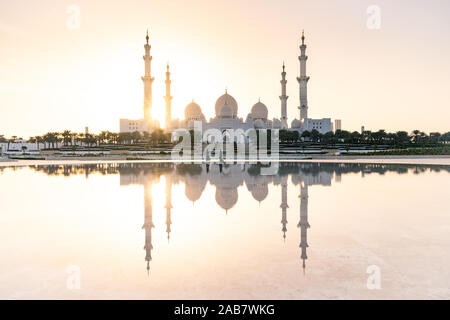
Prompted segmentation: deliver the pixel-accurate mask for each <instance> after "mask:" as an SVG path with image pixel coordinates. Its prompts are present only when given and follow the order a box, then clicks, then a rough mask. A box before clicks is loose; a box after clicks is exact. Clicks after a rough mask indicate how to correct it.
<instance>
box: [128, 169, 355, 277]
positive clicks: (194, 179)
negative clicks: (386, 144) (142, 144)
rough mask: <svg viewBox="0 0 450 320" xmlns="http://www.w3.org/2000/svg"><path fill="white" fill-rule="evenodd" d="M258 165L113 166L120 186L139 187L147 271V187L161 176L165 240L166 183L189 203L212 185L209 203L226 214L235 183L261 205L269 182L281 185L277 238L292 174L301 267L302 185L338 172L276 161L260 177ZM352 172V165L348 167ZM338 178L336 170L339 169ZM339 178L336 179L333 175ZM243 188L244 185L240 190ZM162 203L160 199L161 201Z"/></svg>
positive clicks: (322, 181) (303, 249) (169, 202)
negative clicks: (274, 168) (274, 169)
mask: <svg viewBox="0 0 450 320" xmlns="http://www.w3.org/2000/svg"><path fill="white" fill-rule="evenodd" d="M262 166H263V165H261V164H248V163H240V164H228V163H224V164H222V163H207V164H193V163H190V164H189V163H179V164H174V163H170V164H169V163H165V164H135V165H129V166H125V165H124V166H122V167H119V171H120V175H121V177H120V180H121V185H130V184H139V185H143V186H144V205H145V213H144V225H143V226H142V228H143V229H144V230H145V245H144V249H145V261H146V263H147V271H148V272H149V270H150V262H151V261H152V249H153V243H152V229H153V228H154V227H155V226H154V224H153V208H152V186H153V185H154V184H155V183H157V182H158V181H159V179H160V177H161V176H164V178H165V206H164V208H165V211H166V212H165V213H166V233H167V239H168V241H169V240H170V236H171V232H172V230H171V226H172V216H171V214H172V209H173V204H172V187H173V185H174V184H177V183H179V182H181V183H183V184H184V186H185V196H186V198H187V199H188V200H189V201H191V202H192V203H194V202H196V201H198V200H199V199H200V198H201V197H202V194H203V191H204V190H205V188H206V186H207V185H209V186H210V187H212V188H215V201H216V203H217V205H218V207H219V208H221V209H223V210H224V212H225V213H229V212H230V210H231V209H232V208H234V207H235V205H236V204H237V202H238V199H239V197H238V190H239V188H240V187H241V186H244V185H245V186H246V189H247V190H248V192H249V193H250V194H251V196H252V198H253V199H254V200H255V201H257V202H258V203H261V202H262V201H263V200H265V199H266V198H267V197H268V194H269V190H270V189H269V185H271V184H272V185H273V186H278V185H280V186H281V204H280V208H281V225H282V226H281V227H282V229H281V231H282V233H283V239H284V240H285V239H286V237H287V231H288V230H287V224H288V216H287V215H288V208H289V205H288V191H289V186H288V185H289V184H290V183H289V182H288V178H289V177H291V178H292V184H293V185H296V186H297V185H299V187H300V195H299V199H300V201H299V202H300V221H299V222H298V224H297V227H298V228H299V229H300V244H299V247H300V250H301V256H300V257H301V260H302V266H303V271H304V272H305V269H306V260H307V259H308V256H307V248H308V241H307V230H308V228H310V225H309V222H308V188H309V186H314V185H322V186H327V185H331V179H332V176H333V174H336V176H338V171H336V169H335V168H334V167H326V166H325V165H323V164H322V165H320V164H311V163H283V164H280V172H279V174H278V175H273V176H265V175H261V168H262ZM348 170H349V172H352V171H353V170H354V169H353V168H348ZM339 177H340V172H339ZM339 180H340V179H339ZM243 190H245V189H244V188H242V189H241V191H243ZM162 201H163V200H162Z"/></svg>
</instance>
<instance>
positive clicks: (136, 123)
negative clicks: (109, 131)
mask: <svg viewBox="0 0 450 320" xmlns="http://www.w3.org/2000/svg"><path fill="white" fill-rule="evenodd" d="M135 131H139V132H144V131H146V126H145V121H144V120H143V119H139V120H132V119H120V132H121V133H124V132H135Z"/></svg>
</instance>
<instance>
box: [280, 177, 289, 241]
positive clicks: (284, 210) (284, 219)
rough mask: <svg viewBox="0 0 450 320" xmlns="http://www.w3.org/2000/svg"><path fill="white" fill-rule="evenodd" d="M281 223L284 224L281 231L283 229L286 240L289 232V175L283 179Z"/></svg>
mask: <svg viewBox="0 0 450 320" xmlns="http://www.w3.org/2000/svg"><path fill="white" fill-rule="evenodd" d="M280 208H281V224H282V226H283V227H282V229H281V231H283V239H284V240H286V232H287V227H286V225H287V223H288V221H287V208H289V206H288V204H287V177H285V179H283V181H282V182H281V205H280Z"/></svg>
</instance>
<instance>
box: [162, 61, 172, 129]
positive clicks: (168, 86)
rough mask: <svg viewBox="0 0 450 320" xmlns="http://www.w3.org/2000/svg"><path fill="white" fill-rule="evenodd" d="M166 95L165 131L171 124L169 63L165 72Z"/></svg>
mask: <svg viewBox="0 0 450 320" xmlns="http://www.w3.org/2000/svg"><path fill="white" fill-rule="evenodd" d="M165 83H166V95H165V96H164V100H166V120H165V127H166V130H167V129H170V125H171V122H172V98H173V97H172V96H171V95H170V84H171V83H172V81H171V80H170V71H169V63H167V72H166V81H165Z"/></svg>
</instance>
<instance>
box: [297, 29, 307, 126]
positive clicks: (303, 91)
mask: <svg viewBox="0 0 450 320" xmlns="http://www.w3.org/2000/svg"><path fill="white" fill-rule="evenodd" d="M298 60H299V61H300V77H298V78H297V81H298V84H299V85H300V106H299V107H298V108H299V109H300V121H302V123H303V121H304V120H305V119H306V118H308V81H309V77H307V76H306V60H308V56H307V55H306V44H305V33H304V32H302V44H301V46H300V56H299V57H298Z"/></svg>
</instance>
